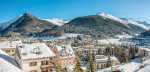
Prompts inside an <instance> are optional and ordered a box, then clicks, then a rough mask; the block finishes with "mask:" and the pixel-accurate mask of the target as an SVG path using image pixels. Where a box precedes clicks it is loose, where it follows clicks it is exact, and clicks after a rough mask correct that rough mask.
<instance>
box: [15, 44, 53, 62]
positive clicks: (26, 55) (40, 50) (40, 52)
mask: <svg viewBox="0 0 150 72" xmlns="http://www.w3.org/2000/svg"><path fill="white" fill-rule="evenodd" d="M18 51H19V54H20V56H21V59H32V58H43V57H53V56H55V54H54V53H53V52H52V51H51V50H50V49H49V47H48V46H47V45H46V44H45V43H33V44H22V45H20V46H18Z"/></svg>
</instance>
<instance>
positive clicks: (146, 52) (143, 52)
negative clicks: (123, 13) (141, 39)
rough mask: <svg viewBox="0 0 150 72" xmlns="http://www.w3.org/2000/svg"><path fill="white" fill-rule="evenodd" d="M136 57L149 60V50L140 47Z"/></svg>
mask: <svg viewBox="0 0 150 72" xmlns="http://www.w3.org/2000/svg"><path fill="white" fill-rule="evenodd" d="M138 55H139V56H147V57H148V58H150V48H148V47H140V48H139V49H138Z"/></svg>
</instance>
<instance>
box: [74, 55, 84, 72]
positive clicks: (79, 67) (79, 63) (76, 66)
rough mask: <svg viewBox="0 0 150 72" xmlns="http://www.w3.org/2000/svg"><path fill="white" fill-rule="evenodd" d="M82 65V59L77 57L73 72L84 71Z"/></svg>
mask: <svg viewBox="0 0 150 72" xmlns="http://www.w3.org/2000/svg"><path fill="white" fill-rule="evenodd" d="M81 67H82V64H81V60H80V58H79V57H77V60H76V64H75V67H74V70H73V72H83V69H82V68H81Z"/></svg>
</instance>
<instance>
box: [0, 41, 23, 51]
mask: <svg viewBox="0 0 150 72" xmlns="http://www.w3.org/2000/svg"><path fill="white" fill-rule="evenodd" d="M20 44H22V42H21V40H19V41H9V42H0V49H1V48H16V46H17V45H20Z"/></svg>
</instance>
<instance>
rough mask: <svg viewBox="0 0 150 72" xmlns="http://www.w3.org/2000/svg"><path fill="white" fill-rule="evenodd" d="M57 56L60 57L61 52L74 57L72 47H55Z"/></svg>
mask: <svg viewBox="0 0 150 72" xmlns="http://www.w3.org/2000/svg"><path fill="white" fill-rule="evenodd" d="M56 48H57V50H58V52H59V55H60V56H61V55H62V54H63V52H65V51H66V52H67V53H68V54H69V56H70V57H74V56H75V55H74V51H73V49H72V47H71V46H70V45H60V46H58V45H57V46H56Z"/></svg>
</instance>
